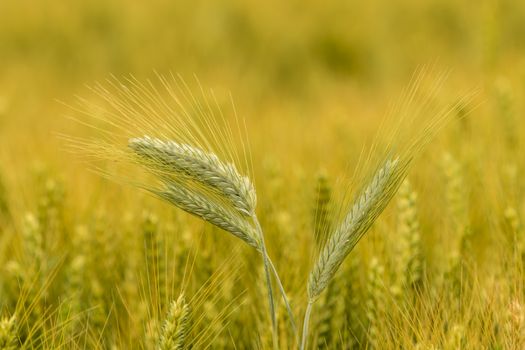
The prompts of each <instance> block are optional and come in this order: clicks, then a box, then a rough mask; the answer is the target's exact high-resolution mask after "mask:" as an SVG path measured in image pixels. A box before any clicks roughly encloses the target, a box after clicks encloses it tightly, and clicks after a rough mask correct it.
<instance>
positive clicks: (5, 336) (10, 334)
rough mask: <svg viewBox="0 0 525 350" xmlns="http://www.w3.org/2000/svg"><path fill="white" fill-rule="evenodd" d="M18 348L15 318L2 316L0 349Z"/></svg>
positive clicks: (10, 349) (0, 322)
mask: <svg viewBox="0 0 525 350" xmlns="http://www.w3.org/2000/svg"><path fill="white" fill-rule="evenodd" d="M15 349H18V336H17V330H16V318H15V316H12V317H10V318H7V317H6V318H3V319H1V320H0V350H15Z"/></svg>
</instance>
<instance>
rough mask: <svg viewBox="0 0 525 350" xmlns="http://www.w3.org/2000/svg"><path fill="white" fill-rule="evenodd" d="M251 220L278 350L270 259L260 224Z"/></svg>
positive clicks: (254, 217)
mask: <svg viewBox="0 0 525 350" xmlns="http://www.w3.org/2000/svg"><path fill="white" fill-rule="evenodd" d="M252 219H253V222H254V224H255V228H256V230H257V233H258V235H259V238H260V240H261V252H262V257H263V261H264V274H265V277H266V285H267V287H268V302H269V304H270V316H271V319H272V338H273V347H274V349H278V348H279V335H278V332H277V318H276V316H275V303H274V300H273V288H272V278H271V276H270V270H269V263H268V261H269V260H270V259H269V258H268V253H267V252H266V245H265V243H264V235H263V231H262V228H261V224H260V223H259V220H258V219H257V215H255V214H252Z"/></svg>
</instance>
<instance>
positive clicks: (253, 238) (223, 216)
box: [151, 182, 261, 250]
mask: <svg viewBox="0 0 525 350" xmlns="http://www.w3.org/2000/svg"><path fill="white" fill-rule="evenodd" d="M151 192H153V193H154V194H156V195H157V196H158V197H160V198H162V199H164V200H166V201H168V202H170V203H172V204H173V205H175V206H176V207H178V208H179V209H182V210H184V211H185V212H187V213H189V214H192V215H195V216H197V217H199V218H201V219H203V220H204V221H207V222H209V223H211V224H213V225H215V226H217V227H219V228H221V229H223V230H225V231H227V232H229V233H231V234H232V235H234V236H236V237H238V238H240V239H242V240H243V241H244V242H246V243H247V244H249V245H250V246H252V247H254V248H256V249H257V250H260V249H261V243H260V238H259V237H258V233H257V231H255V229H254V228H253V227H252V226H251V225H250V224H249V223H248V222H247V221H246V220H245V219H244V218H242V217H240V216H239V215H238V214H236V213H235V212H233V211H232V210H230V209H229V208H227V207H224V206H222V205H220V204H219V203H217V201H215V200H213V199H212V198H211V197H209V196H206V195H205V194H203V193H199V192H197V191H196V190H192V189H188V188H186V187H184V186H181V185H180V184H178V183H176V182H170V183H166V184H165V188H164V189H163V190H151Z"/></svg>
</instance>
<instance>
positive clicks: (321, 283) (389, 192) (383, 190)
mask: <svg viewBox="0 0 525 350" xmlns="http://www.w3.org/2000/svg"><path fill="white" fill-rule="evenodd" d="M409 163H410V159H408V160H405V161H404V162H401V161H400V160H399V158H395V159H389V160H387V161H386V162H385V163H384V165H383V166H382V167H381V168H380V169H379V170H378V171H377V173H376V175H375V176H374V177H373V178H372V181H371V182H370V183H369V185H368V186H367V187H366V188H365V189H364V190H363V191H362V193H361V194H360V195H359V197H357V199H356V200H355V202H354V204H353V206H352V208H351V209H350V211H349V212H348V214H347V215H346V217H345V218H344V219H343V221H342V222H341V223H340V224H339V226H338V227H337V229H336V230H335V232H334V233H332V235H331V236H330V238H329V239H328V241H327V242H326V244H325V247H324V248H323V249H322V250H321V253H320V254H319V258H318V259H317V262H316V263H315V265H314V268H313V269H312V271H311V272H310V276H309V279H308V287H307V291H308V306H307V309H306V312H305V318H304V323H303V336H302V342H301V349H304V348H305V347H306V340H307V336H308V323H309V318H310V313H311V309H312V305H313V304H314V302H315V301H316V300H317V299H318V298H319V296H320V295H321V293H322V292H323V291H324V290H325V289H326V287H327V286H328V284H329V283H330V281H331V280H332V279H333V277H334V275H335V273H336V272H337V270H338V269H339V267H340V266H341V264H342V263H343V261H344V259H345V258H346V257H347V255H348V254H349V253H350V251H351V250H352V249H353V248H354V247H355V245H356V244H357V242H359V240H360V239H361V237H363V235H364V234H365V233H366V232H367V231H368V229H369V228H370V226H372V224H373V223H374V221H375V220H376V219H377V217H378V216H379V215H380V214H381V213H382V212H383V210H384V209H385V207H386V206H387V204H388V203H389V202H390V200H391V199H392V197H393V196H394V195H395V193H396V191H397V189H398V187H399V185H400V184H401V182H402V181H403V179H404V178H405V175H406V171H407V168H408V165H409Z"/></svg>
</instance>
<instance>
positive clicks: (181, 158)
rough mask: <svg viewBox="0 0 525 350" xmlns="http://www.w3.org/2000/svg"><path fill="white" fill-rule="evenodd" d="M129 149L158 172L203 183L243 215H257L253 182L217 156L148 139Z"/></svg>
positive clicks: (131, 143)
mask: <svg viewBox="0 0 525 350" xmlns="http://www.w3.org/2000/svg"><path fill="white" fill-rule="evenodd" d="M129 147H130V148H131V149H132V150H133V151H135V153H136V154H137V155H139V156H140V157H141V158H142V160H143V162H144V163H145V165H146V166H148V167H150V168H151V167H153V168H154V171H156V172H158V173H160V174H165V175H166V176H179V177H186V178H188V179H190V180H192V181H195V182H198V183H201V184H202V185H205V186H208V187H209V188H211V189H213V190H214V191H215V192H216V193H218V194H219V195H221V196H224V197H225V198H227V199H228V201H229V202H230V204H231V205H233V207H234V208H235V209H237V210H238V211H239V212H240V213H243V214H244V215H252V214H253V213H254V211H255V206H256V203H257V197H256V194H255V189H254V187H253V185H252V183H251V181H250V179H249V178H247V177H246V176H242V175H240V174H239V172H238V171H237V169H236V168H235V166H234V165H233V164H232V163H224V162H222V161H221V160H220V159H219V158H218V157H217V156H216V155H215V154H213V153H210V152H204V151H202V150H200V149H198V148H196V147H192V146H190V145H187V144H178V143H177V142H175V141H171V140H170V141H163V140H160V139H156V138H151V137H148V136H144V137H142V138H134V139H131V140H129Z"/></svg>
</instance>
